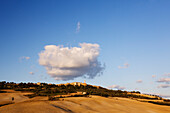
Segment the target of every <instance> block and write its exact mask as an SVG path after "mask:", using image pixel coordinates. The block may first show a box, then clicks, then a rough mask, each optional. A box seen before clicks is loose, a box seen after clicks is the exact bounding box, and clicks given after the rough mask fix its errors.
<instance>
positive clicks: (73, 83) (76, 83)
mask: <svg viewBox="0 0 170 113" xmlns="http://www.w3.org/2000/svg"><path fill="white" fill-rule="evenodd" d="M36 84H37V85H43V83H40V82H38V83H36ZM48 85H53V84H51V83H49V84H48ZM55 85H56V86H62V85H64V86H68V85H73V86H87V83H86V81H85V80H84V83H82V82H72V83H65V84H55ZM88 85H89V84H88ZM90 86H93V87H96V88H98V89H99V88H100V86H95V85H90Z"/></svg>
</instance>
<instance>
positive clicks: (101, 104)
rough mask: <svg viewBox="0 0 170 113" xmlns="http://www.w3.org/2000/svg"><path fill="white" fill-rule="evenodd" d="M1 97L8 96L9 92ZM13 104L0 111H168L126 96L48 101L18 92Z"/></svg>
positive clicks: (138, 112) (102, 112) (147, 112)
mask: <svg viewBox="0 0 170 113" xmlns="http://www.w3.org/2000/svg"><path fill="white" fill-rule="evenodd" d="M2 94H3V93H1V94H0V102H2V101H1V100H2V97H3V98H5V97H10V96H11V94H10V93H6V95H3V96H2ZM13 96H17V97H16V99H18V100H19V101H17V102H16V103H15V104H10V105H6V106H2V107H0V113H170V106H161V105H155V104H152V103H146V102H140V101H136V100H132V99H128V98H117V97H113V98H105V97H100V96H92V98H88V97H70V98H63V99H64V101H48V100H47V99H48V98H47V97H35V98H32V99H29V98H27V97H25V96H23V94H22V93H21V92H20V93H18V92H13Z"/></svg>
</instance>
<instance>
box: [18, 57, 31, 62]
mask: <svg viewBox="0 0 170 113" xmlns="http://www.w3.org/2000/svg"><path fill="white" fill-rule="evenodd" d="M19 59H20V61H22V60H29V59H30V57H28V56H22V57H20V58H19Z"/></svg>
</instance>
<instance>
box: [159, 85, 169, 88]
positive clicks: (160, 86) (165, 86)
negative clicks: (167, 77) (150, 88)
mask: <svg viewBox="0 0 170 113" xmlns="http://www.w3.org/2000/svg"><path fill="white" fill-rule="evenodd" d="M169 87H170V84H160V85H158V88H169Z"/></svg>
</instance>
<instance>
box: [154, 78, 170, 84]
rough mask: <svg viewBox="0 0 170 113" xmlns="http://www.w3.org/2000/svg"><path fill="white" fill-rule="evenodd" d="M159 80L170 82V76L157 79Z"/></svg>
mask: <svg viewBox="0 0 170 113" xmlns="http://www.w3.org/2000/svg"><path fill="white" fill-rule="evenodd" d="M157 82H166V83H170V78H160V79H159V80H157Z"/></svg>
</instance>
